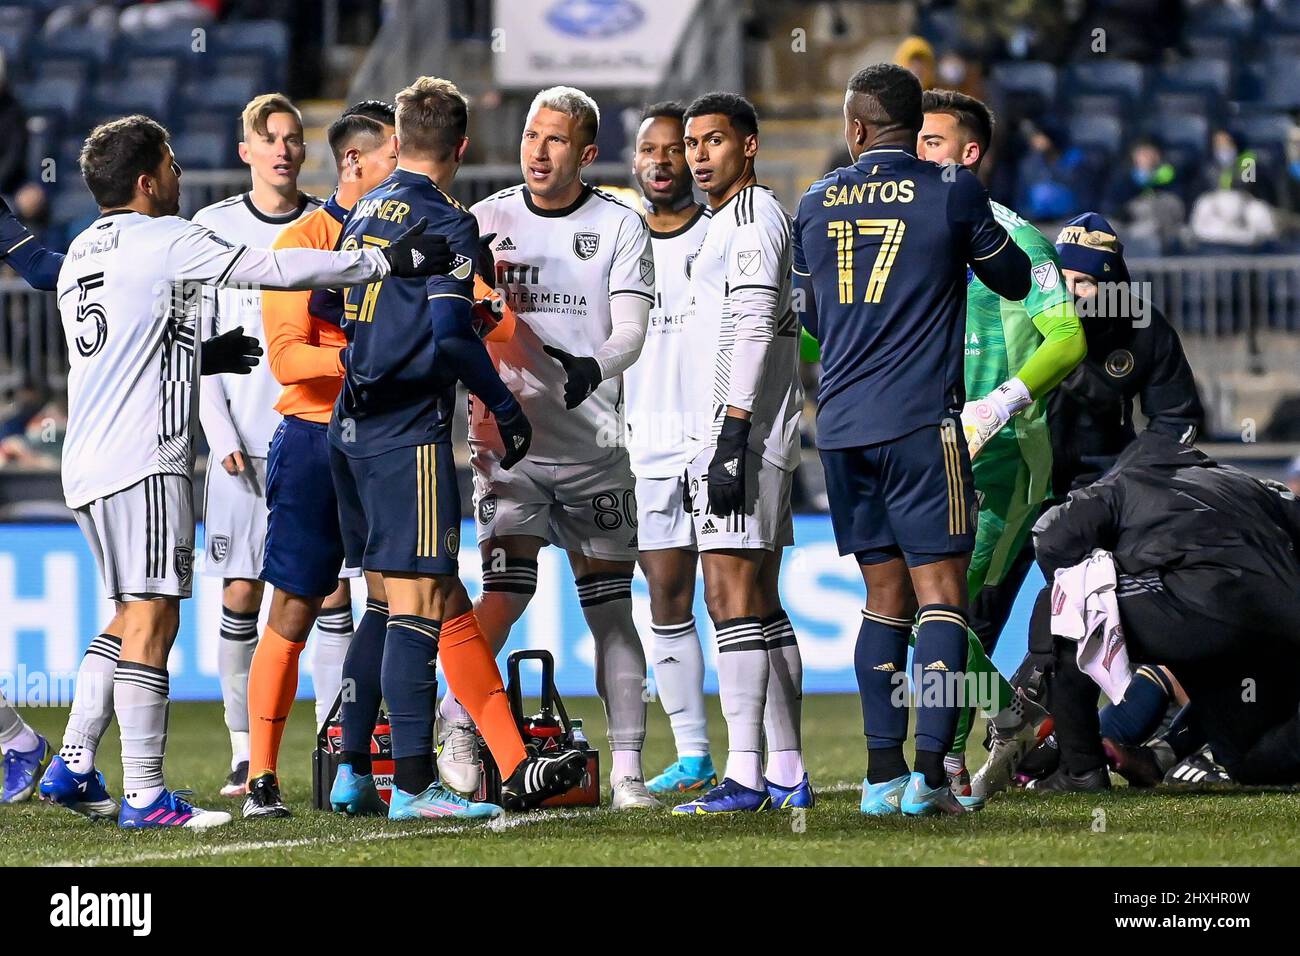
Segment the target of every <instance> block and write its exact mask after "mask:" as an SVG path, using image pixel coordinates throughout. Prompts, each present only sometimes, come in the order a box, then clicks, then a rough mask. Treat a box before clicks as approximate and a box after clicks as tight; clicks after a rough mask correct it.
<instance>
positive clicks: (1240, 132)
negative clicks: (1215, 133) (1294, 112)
mask: <svg viewBox="0 0 1300 956" xmlns="http://www.w3.org/2000/svg"><path fill="white" fill-rule="evenodd" d="M1294 127H1295V123H1294V122H1293V121H1292V120H1291V117H1290V116H1288V115H1287V114H1285V113H1262V114H1256V115H1247V116H1239V117H1237V118H1236V119H1234V120H1233V121H1232V122H1231V123H1230V124H1229V126H1228V128H1229V129H1230V130H1231V131H1232V134H1233V135H1234V136H1236V137H1237V139H1238V140H1240V141H1241V144H1242V145H1245V146H1252V147H1257V148H1258V147H1264V148H1270V147H1271V148H1274V149H1279V150H1280V149H1284V148H1285V147H1286V142H1287V139H1288V138H1289V137H1290V135H1291V130H1292V129H1293V128H1294Z"/></svg>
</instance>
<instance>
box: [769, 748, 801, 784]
mask: <svg viewBox="0 0 1300 956" xmlns="http://www.w3.org/2000/svg"><path fill="white" fill-rule="evenodd" d="M804 772H805V771H804V765H803V753H802V752H801V751H798V750H769V751H768V752H767V770H766V771H764V773H763V776H764V777H766V778H767V779H768V780H770V781H772V782H773V783H774V784H776V785H777V786H778V787H787V788H790V787H797V786H799V784H801V783H803V775H804Z"/></svg>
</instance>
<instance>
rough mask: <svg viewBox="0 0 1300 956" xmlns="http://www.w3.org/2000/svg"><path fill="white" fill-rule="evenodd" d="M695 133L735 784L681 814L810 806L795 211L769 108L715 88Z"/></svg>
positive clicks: (694, 349)
mask: <svg viewBox="0 0 1300 956" xmlns="http://www.w3.org/2000/svg"><path fill="white" fill-rule="evenodd" d="M685 142H686V161H687V163H688V164H689V165H690V168H691V174H692V176H693V177H694V179H695V183H696V185H698V186H699V187H700V189H702V190H703V191H704V192H705V193H706V194H707V195H708V197H709V206H710V207H711V208H712V210H713V216H712V217H711V218H710V219H709V228H708V232H707V233H706V234H705V237H704V242H703V243H702V244H701V245H700V248H699V251H698V252H697V253H696V255H695V259H694V261H693V262H692V264H691V286H690V291H691V299H692V305H691V312H690V314H689V315H688V316H687V319H686V324H685V335H686V340H685V342H684V348H683V358H684V368H683V378H684V381H685V383H686V388H687V392H686V396H687V398H686V414H685V416H684V417H683V420H684V422H685V423H686V428H687V436H686V438H687V445H688V452H687V454H688V455H689V456H690V459H691V460H690V464H689V465H688V466H687V479H688V481H689V488H688V493H689V496H690V502H691V516H692V519H693V521H694V524H695V538H696V542H697V545H698V547H699V550H700V562H701V564H702V566H703V569H704V591H705V594H704V597H705V603H706V604H707V605H708V609H709V616H710V617H711V618H712V619H713V626H714V630H715V631H716V633H717V641H718V691H719V694H720V696H721V698H722V712H723V715H724V716H725V717H726V720H727V748H728V753H727V769H726V775H725V777H724V778H723V781H722V783H721V784H719V785H718V786H716V787H714V788H713V789H711V790H709V791H708V792H707V793H705V794H704V795H702V796H701V797H699V798H698V799H696V800H693V801H691V802H690V803H686V804H683V805H681V806H679V807H676V808H675V809H674V811H673V812H674V813H680V814H710V813H734V812H740V811H760V810H765V809H767V808H768V807H769V806H772V807H778V808H789V807H807V806H811V805H812V803H813V792H812V788H811V786H810V785H809V783H808V775H807V773H806V772H805V771H804V766H803V756H802V744H801V741H800V711H801V707H802V698H803V691H802V683H803V664H802V662H801V661H800V658H799V645H798V644H797V643H796V642H795V635H794V629H793V628H792V627H791V625H790V619H789V618H788V617H786V614H785V611H784V610H783V609H782V608H781V598H780V592H779V579H780V571H781V551H782V549H783V548H784V547H786V546H787V545H789V544H793V542H794V527H793V519H792V516H791V512H790V488H791V483H792V481H793V477H794V469H795V466H796V465H797V464H798V461H799V415H800V412H801V411H802V407H803V390H802V388H801V386H800V383H799V367H798V361H799V356H798V345H799V324H798V321H797V319H796V318H795V315H794V312H793V311H792V309H791V303H790V285H791V279H790V266H791V257H792V254H793V253H792V247H791V244H790V217H789V216H787V215H786V212H785V210H784V209H782V208H781V204H780V203H779V202H778V201H777V199H776V196H775V195H774V194H773V193H772V191H771V190H770V189H768V188H767V187H765V186H760V185H759V184H758V181H757V178H756V176H755V173H754V161H755V157H756V155H757V153H758V116H757V114H756V113H755V112H754V107H753V105H752V104H751V103H750V102H749V101H748V100H746V99H745V98H744V97H741V96H737V95H736V94H733V93H709V94H706V95H704V96H701V97H699V98H698V99H697V100H695V101H694V102H693V103H691V105H690V106H688V107H687V108H686V130H685ZM764 739H766V743H767V754H768V760H767V769H766V773H764V770H763V765H762V761H763V745H764Z"/></svg>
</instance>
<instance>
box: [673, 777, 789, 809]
mask: <svg viewBox="0 0 1300 956" xmlns="http://www.w3.org/2000/svg"><path fill="white" fill-rule="evenodd" d="M771 807H772V797H771V796H770V795H769V794H768V792H767V791H766V790H751V789H749V787H742V786H741V785H740V784H738V783H736V781H734V780H732V779H731V778H730V777H724V778H723V779H722V783H720V784H718V785H717V786H716V787H714V788H713V789H712V790H710V791H708V792H707V793H705V794H704V795H703V796H701V797H699V798H697V799H695V800H692V801H691V802H690V803H683V804H681V805H680V806H676V807H673V813H674V814H676V815H680V816H706V815H708V814H711V813H762V812H763V811H764V810H769V809H771Z"/></svg>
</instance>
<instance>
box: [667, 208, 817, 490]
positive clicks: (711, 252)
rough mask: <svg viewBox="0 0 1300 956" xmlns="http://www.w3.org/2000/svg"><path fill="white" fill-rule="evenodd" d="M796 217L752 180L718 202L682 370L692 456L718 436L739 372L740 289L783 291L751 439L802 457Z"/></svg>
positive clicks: (777, 455)
mask: <svg viewBox="0 0 1300 956" xmlns="http://www.w3.org/2000/svg"><path fill="white" fill-rule="evenodd" d="M790 228H791V224H790V217H789V216H788V215H786V212H785V210H784V209H782V208H781V204H780V202H778V200H777V198H776V195H775V194H774V193H773V192H772V190H770V189H768V188H767V187H766V186H759V185H752V186H747V187H746V188H744V189H742V190H741V191H740V192H738V193H737V194H736V195H735V196H733V197H731V199H729V200H727V202H726V203H724V204H723V205H721V206H719V207H718V208H717V209H715V210H713V217H712V218H711V219H710V220H709V227H708V232H707V233H706V235H705V237H704V242H703V243H702V244H701V245H700V248H699V252H698V253H697V254H696V256H695V259H694V261H693V262H692V264H691V299H692V305H691V314H690V316H689V317H688V318H687V320H686V336H685V341H684V343H683V359H684V361H683V363H682V374H683V376H684V378H685V386H686V391H685V393H684V394H685V395H686V407H685V415H684V421H685V424H686V428H687V432H688V440H689V444H690V457H692V458H694V457H695V455H697V454H699V452H700V451H702V450H703V449H704V448H706V447H709V446H711V445H713V444H714V443H715V441H716V440H717V436H718V432H719V430H720V428H721V427H722V417H723V415H724V414H725V413H726V409H727V405H728V404H730V402H729V401H728V395H729V394H730V392H731V386H732V378H733V371H734V369H733V364H732V357H733V352H734V347H735V343H736V322H737V315H736V312H735V309H734V308H733V296H734V294H735V293H737V292H742V291H744V290H745V289H748V288H759V289H764V290H769V291H771V292H775V293H776V324H775V329H774V331H773V338H772V344H771V346H770V347H769V348H768V350H767V358H766V362H765V365H764V368H763V371H762V375H761V377H760V378H759V380H758V381H759V386H758V391H757V394H756V395H755V396H754V400H753V406H754V407H753V408H752V409H751V412H752V413H753V414H752V418H751V421H752V423H753V424H752V425H751V428H750V433H749V447H750V449H751V450H752V451H754V452H756V453H758V454H760V455H762V456H763V458H764V459H765V460H766V461H768V462H770V463H771V464H773V465H776V466H777V467H778V468H782V469H784V470H786V471H789V470H791V469H793V468H794V467H795V466H796V465H797V464H798V463H799V415H800V413H801V412H802V411H803V386H802V384H801V383H800V381H799V322H798V319H797V318H796V316H795V314H794V312H793V310H792V309H791V306H790V264H791V255H792V252H791V242H790Z"/></svg>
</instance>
